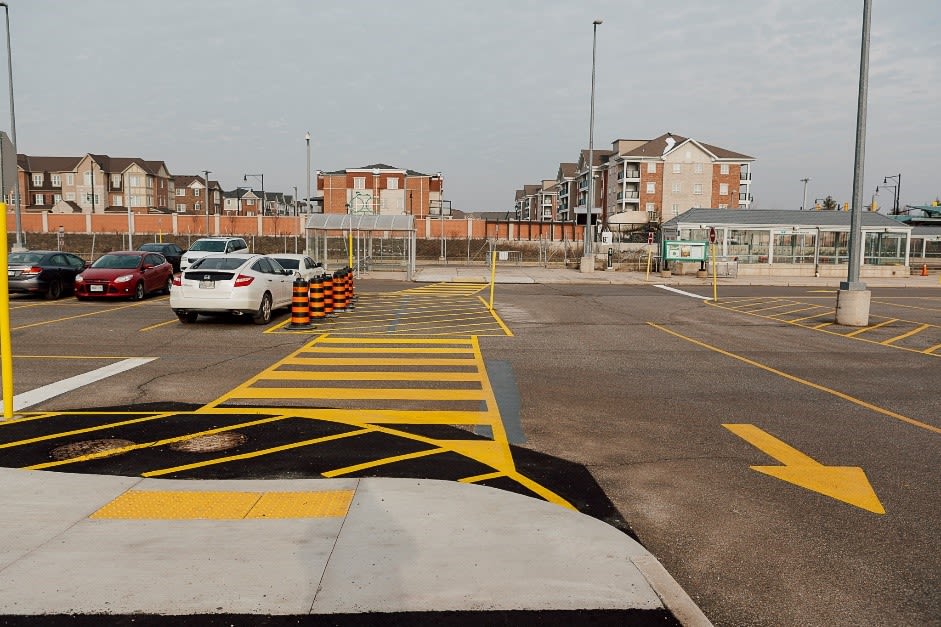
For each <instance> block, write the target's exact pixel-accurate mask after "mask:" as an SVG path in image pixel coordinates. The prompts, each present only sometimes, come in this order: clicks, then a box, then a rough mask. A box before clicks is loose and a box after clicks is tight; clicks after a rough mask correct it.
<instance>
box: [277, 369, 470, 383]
mask: <svg viewBox="0 0 941 627" xmlns="http://www.w3.org/2000/svg"><path fill="white" fill-rule="evenodd" d="M479 379H480V375H478V374H477V373H476V372H434V371H428V372H390V371H387V370H377V371H374V372H373V371H369V372H366V371H358V372H344V371H343V370H330V371H320V372H311V371H307V370H276V371H274V372H270V373H268V374H266V375H265V379H264V380H265V381H268V380H276V381H338V382H341V381H423V382H431V381H477V380H479Z"/></svg>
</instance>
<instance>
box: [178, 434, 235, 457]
mask: <svg viewBox="0 0 941 627" xmlns="http://www.w3.org/2000/svg"><path fill="white" fill-rule="evenodd" d="M247 441H248V436H246V435H243V434H241V433H236V432H235V431H227V432H225V433H213V434H212V435H201V436H199V437H197V438H193V439H191V440H183V441H182V442H174V443H173V444H171V445H170V448H171V449H173V450H174V451H182V452H184V453H215V452H218V451H227V450H229V449H232V448H236V447H238V446H241V445H243V444H245V442H247Z"/></svg>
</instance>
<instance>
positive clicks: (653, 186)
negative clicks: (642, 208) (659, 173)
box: [647, 181, 657, 194]
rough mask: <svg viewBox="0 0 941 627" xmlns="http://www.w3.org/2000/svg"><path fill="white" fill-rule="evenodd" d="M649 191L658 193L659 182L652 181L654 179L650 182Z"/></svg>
mask: <svg viewBox="0 0 941 627" xmlns="http://www.w3.org/2000/svg"><path fill="white" fill-rule="evenodd" d="M647 193H648V194H656V193H657V184H656V183H654V182H652V181H651V182H649V183H647Z"/></svg>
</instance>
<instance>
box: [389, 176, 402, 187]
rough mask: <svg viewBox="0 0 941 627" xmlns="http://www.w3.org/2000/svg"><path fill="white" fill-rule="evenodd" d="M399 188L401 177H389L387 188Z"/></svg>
mask: <svg viewBox="0 0 941 627" xmlns="http://www.w3.org/2000/svg"><path fill="white" fill-rule="evenodd" d="M398 188H399V179H397V178H394V177H392V178H388V179H386V189H398Z"/></svg>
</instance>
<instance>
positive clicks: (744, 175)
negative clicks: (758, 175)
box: [738, 172, 751, 183]
mask: <svg viewBox="0 0 941 627" xmlns="http://www.w3.org/2000/svg"><path fill="white" fill-rule="evenodd" d="M738 180H740V181H741V182H743V183H747V182H749V181H751V172H741V173H739V175H738Z"/></svg>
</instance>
